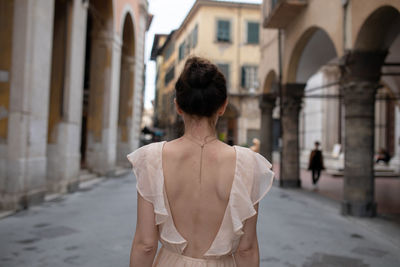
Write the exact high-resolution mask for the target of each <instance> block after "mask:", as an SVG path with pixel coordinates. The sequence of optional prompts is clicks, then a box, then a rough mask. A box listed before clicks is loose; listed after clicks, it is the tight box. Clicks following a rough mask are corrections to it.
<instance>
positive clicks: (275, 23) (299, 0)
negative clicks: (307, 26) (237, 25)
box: [263, 0, 308, 29]
mask: <svg viewBox="0 0 400 267" xmlns="http://www.w3.org/2000/svg"><path fill="white" fill-rule="evenodd" d="M307 2H308V1H307V0H264V10H263V17H264V21H263V26H264V28H270V29H282V28H285V27H286V26H287V25H288V24H289V23H290V22H291V21H293V18H294V17H296V16H297V15H298V14H299V13H300V11H301V10H302V9H304V8H305V6H307Z"/></svg>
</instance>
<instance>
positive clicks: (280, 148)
mask: <svg viewBox="0 0 400 267" xmlns="http://www.w3.org/2000/svg"><path fill="white" fill-rule="evenodd" d="M278 71H279V74H278V92H279V155H280V158H279V166H280V168H279V172H280V174H279V176H280V175H281V174H282V167H283V166H282V135H283V127H282V104H283V101H282V96H283V94H282V30H281V29H279V30H278ZM271 160H272V159H271Z"/></svg>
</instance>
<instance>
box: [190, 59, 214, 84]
mask: <svg viewBox="0 0 400 267" xmlns="http://www.w3.org/2000/svg"><path fill="white" fill-rule="evenodd" d="M186 64H188V66H187V72H188V73H187V74H188V83H189V85H190V87H192V88H193V89H201V90H203V89H205V88H206V87H207V86H208V85H209V84H210V83H211V82H212V80H213V79H214V77H215V75H216V74H217V73H218V72H219V71H218V69H217V67H216V66H215V65H214V64H210V62H207V61H206V60H204V59H201V58H195V57H194V58H190V59H188V61H187V63H186Z"/></svg>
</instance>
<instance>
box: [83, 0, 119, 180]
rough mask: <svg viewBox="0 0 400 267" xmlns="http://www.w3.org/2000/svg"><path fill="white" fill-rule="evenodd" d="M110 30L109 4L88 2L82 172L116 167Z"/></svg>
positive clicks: (110, 13) (111, 30)
mask: <svg viewBox="0 0 400 267" xmlns="http://www.w3.org/2000/svg"><path fill="white" fill-rule="evenodd" d="M113 27H114V26H113V4H112V0H106V1H101V0H91V1H89V8H88V16H87V33H86V57H85V77H84V93H83V110H82V130H81V150H80V151H81V166H82V168H87V169H89V170H90V171H92V172H95V173H99V174H106V173H108V172H109V171H111V170H112V168H113V167H114V163H115V147H116V145H115V135H116V132H115V131H116V126H114V125H113V123H115V122H114V121H113V119H112V118H111V115H112V113H113V111H112V105H113V104H115V103H114V99H113V98H114V97H115V96H114V95H115V92H113V78H114V77H113V74H114V73H113V71H114V68H115V67H114V65H113V47H114V45H115V39H114V38H115V34H114V28H113ZM113 143H114V144H113Z"/></svg>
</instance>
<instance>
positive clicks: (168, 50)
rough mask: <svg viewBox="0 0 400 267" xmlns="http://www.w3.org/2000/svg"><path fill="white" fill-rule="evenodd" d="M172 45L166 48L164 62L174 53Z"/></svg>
mask: <svg viewBox="0 0 400 267" xmlns="http://www.w3.org/2000/svg"><path fill="white" fill-rule="evenodd" d="M174 48H175V47H174V44H170V45H169V46H168V47H167V51H165V60H168V59H169V57H170V56H171V55H172V52H174Z"/></svg>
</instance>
